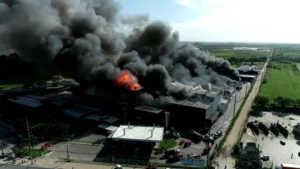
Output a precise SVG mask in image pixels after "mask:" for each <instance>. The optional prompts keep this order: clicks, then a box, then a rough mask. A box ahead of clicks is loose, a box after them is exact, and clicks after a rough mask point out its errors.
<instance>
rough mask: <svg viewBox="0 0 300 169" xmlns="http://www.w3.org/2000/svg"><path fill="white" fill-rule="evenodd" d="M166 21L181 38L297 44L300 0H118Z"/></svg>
mask: <svg viewBox="0 0 300 169" xmlns="http://www.w3.org/2000/svg"><path fill="white" fill-rule="evenodd" d="M118 1H119V2H120V4H121V6H122V8H121V13H122V14H123V15H125V16H133V15H137V14H147V15H149V18H150V21H154V20H162V21H165V22H168V23H169V24H170V25H171V26H172V28H173V30H177V31H179V33H180V40H181V41H209V42H275V43H278V42H282V43H300V22H299V20H300V10H299V8H300V0H118Z"/></svg>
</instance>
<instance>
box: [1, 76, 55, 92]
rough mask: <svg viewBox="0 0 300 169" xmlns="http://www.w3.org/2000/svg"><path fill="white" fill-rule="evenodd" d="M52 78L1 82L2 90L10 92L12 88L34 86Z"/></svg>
mask: <svg viewBox="0 0 300 169" xmlns="http://www.w3.org/2000/svg"><path fill="white" fill-rule="evenodd" d="M50 78H51V77H38V78H37V79H32V78H29V79H9V80H0V90H9V89H10V88H17V87H23V86H24V85H26V84H32V83H34V82H36V81H39V80H47V79H50Z"/></svg>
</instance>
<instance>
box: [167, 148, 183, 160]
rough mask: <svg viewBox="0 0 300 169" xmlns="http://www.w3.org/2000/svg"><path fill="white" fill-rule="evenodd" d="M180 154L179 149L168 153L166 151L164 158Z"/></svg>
mask: <svg viewBox="0 0 300 169" xmlns="http://www.w3.org/2000/svg"><path fill="white" fill-rule="evenodd" d="M178 153H180V150H179V149H172V150H167V151H165V154H164V157H165V158H167V157H169V156H171V155H175V154H178Z"/></svg>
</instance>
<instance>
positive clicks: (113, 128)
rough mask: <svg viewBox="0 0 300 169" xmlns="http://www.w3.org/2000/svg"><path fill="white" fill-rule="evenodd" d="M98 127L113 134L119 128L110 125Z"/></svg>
mask: <svg viewBox="0 0 300 169" xmlns="http://www.w3.org/2000/svg"><path fill="white" fill-rule="evenodd" d="M97 127H98V128H101V129H105V130H108V131H112V132H114V131H117V130H118V127H116V126H113V125H108V124H99V125H98V126H97Z"/></svg>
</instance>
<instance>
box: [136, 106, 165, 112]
mask: <svg viewBox="0 0 300 169" xmlns="http://www.w3.org/2000/svg"><path fill="white" fill-rule="evenodd" d="M135 110H139V111H144V112H149V113H155V114H159V113H161V112H162V111H163V110H162V109H158V108H155V107H150V106H139V107H136V108H135Z"/></svg>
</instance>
